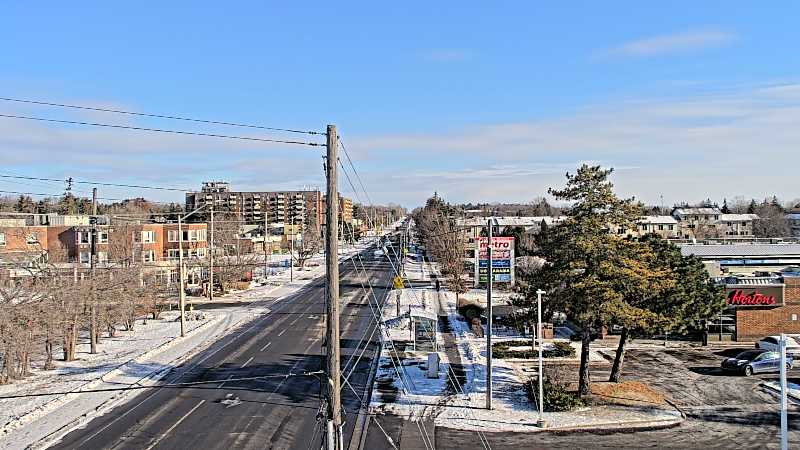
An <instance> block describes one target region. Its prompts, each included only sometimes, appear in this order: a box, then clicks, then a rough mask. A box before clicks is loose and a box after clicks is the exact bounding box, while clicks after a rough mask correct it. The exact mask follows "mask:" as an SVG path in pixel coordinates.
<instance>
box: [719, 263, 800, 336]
mask: <svg viewBox="0 0 800 450" xmlns="http://www.w3.org/2000/svg"><path fill="white" fill-rule="evenodd" d="M718 281H719V283H720V284H723V285H724V286H725V297H726V302H727V306H728V307H727V309H726V310H725V312H724V313H723V314H722V315H721V316H720V317H718V318H715V319H714V320H712V321H711V323H710V326H709V339H710V340H722V341H726V340H731V341H740V342H748V341H757V340H759V339H761V338H763V337H765V336H772V335H777V334H781V333H787V334H800V276H794V275H782V276H769V277H727V278H721V279H719V280H718Z"/></svg>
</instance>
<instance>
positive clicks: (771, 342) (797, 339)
mask: <svg viewBox="0 0 800 450" xmlns="http://www.w3.org/2000/svg"><path fill="white" fill-rule="evenodd" d="M780 342H781V337H780V336H767V337H765V338H762V339H761V340H759V341H758V342H756V348H760V349H764V350H769V351H771V352H777V351H779V350H780ZM786 353H787V354H791V355H800V335H797V334H787V335H786Z"/></svg>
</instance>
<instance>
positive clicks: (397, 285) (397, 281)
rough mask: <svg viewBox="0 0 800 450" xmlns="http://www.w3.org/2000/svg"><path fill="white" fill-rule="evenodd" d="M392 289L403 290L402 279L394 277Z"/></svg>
mask: <svg viewBox="0 0 800 450" xmlns="http://www.w3.org/2000/svg"><path fill="white" fill-rule="evenodd" d="M394 288H395V289H403V277H394Z"/></svg>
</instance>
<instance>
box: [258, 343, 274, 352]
mask: <svg viewBox="0 0 800 450" xmlns="http://www.w3.org/2000/svg"><path fill="white" fill-rule="evenodd" d="M270 345H272V342H267V345H265V346H263V347H261V350H259V351H260V352H263V351H264V350H266V349H267V347H269V346H270Z"/></svg>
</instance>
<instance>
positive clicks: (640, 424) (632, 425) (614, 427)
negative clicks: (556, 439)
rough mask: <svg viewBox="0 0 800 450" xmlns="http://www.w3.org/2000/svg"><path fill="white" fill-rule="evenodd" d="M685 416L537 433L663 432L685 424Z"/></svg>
mask: <svg viewBox="0 0 800 450" xmlns="http://www.w3.org/2000/svg"><path fill="white" fill-rule="evenodd" d="M684 420H685V419H684V418H683V416H681V418H680V419H664V420H635V421H631V422H608V423H598V424H593V425H591V426H574V427H563V428H545V429H542V430H540V431H537V433H548V432H549V433H554V434H567V433H604V432H608V433H617V432H620V431H626V430H629V431H650V430H663V429H666V428H673V427H677V426H679V425H680V424H682V423H683V422H684Z"/></svg>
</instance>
